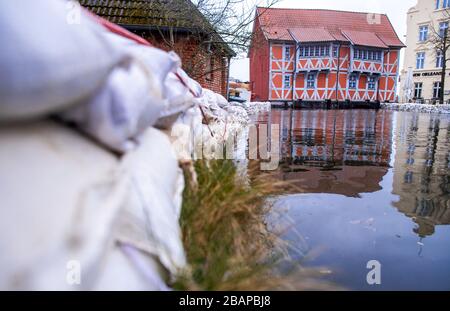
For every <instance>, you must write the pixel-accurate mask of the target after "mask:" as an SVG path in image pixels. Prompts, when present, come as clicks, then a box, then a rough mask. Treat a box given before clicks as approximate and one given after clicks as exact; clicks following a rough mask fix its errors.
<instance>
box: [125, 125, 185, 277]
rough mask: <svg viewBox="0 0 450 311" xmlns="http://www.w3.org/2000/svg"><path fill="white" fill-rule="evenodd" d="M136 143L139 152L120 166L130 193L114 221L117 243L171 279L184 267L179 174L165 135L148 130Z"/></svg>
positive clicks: (182, 179)
mask: <svg viewBox="0 0 450 311" xmlns="http://www.w3.org/2000/svg"><path fill="white" fill-rule="evenodd" d="M139 140H140V143H139V148H137V149H136V150H134V151H132V152H130V153H128V154H127V155H125V157H124V159H123V163H122V170H123V172H124V175H126V176H128V180H130V183H131V189H130V191H129V192H128V196H127V199H126V201H125V203H124V209H123V211H122V212H121V214H120V217H119V218H118V234H117V239H118V240H119V241H120V242H122V243H124V244H126V245H131V246H133V247H134V248H136V249H138V250H139V251H141V252H143V253H147V254H149V255H153V256H155V257H157V258H158V259H159V261H160V262H161V263H162V265H163V266H164V267H165V268H166V269H167V270H168V271H170V273H171V274H172V275H175V274H176V273H177V272H178V271H179V269H182V268H184V266H185V264H186V258H185V255H184V250H183V245H182V241H181V232H180V226H179V223H178V219H179V216H180V212H181V200H182V192H183V189H184V178H183V173H182V171H181V169H180V168H179V167H178V160H177V158H176V155H175V153H174V150H173V148H172V145H171V143H170V140H169V138H168V137H167V135H165V134H164V133H162V132H161V131H159V130H157V129H154V128H149V129H147V130H146V131H145V133H144V134H143V135H142V136H141V137H140V139H139Z"/></svg>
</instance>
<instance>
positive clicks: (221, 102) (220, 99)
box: [215, 93, 230, 109]
mask: <svg viewBox="0 0 450 311" xmlns="http://www.w3.org/2000/svg"><path fill="white" fill-rule="evenodd" d="M215 95H216V102H217V105H218V106H219V107H220V108H223V109H224V108H225V107H227V106H229V105H230V103H229V102H228V101H227V99H226V98H225V97H223V96H222V95H220V94H219V93H215Z"/></svg>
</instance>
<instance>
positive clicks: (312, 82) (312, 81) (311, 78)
mask: <svg viewBox="0 0 450 311" xmlns="http://www.w3.org/2000/svg"><path fill="white" fill-rule="evenodd" d="M306 87H307V88H308V89H313V88H315V87H316V75H315V74H314V73H308V75H307V77H306Z"/></svg>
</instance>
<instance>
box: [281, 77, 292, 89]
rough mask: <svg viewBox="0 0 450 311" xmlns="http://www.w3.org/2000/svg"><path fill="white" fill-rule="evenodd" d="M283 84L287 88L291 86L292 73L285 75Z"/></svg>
mask: <svg viewBox="0 0 450 311" xmlns="http://www.w3.org/2000/svg"><path fill="white" fill-rule="evenodd" d="M283 86H284V88H285V89H290V88H291V76H290V75H284V76H283Z"/></svg>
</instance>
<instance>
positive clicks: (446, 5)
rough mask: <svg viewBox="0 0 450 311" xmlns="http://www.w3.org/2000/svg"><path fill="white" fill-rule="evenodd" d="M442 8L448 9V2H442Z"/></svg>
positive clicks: (444, 0)
mask: <svg viewBox="0 0 450 311" xmlns="http://www.w3.org/2000/svg"><path fill="white" fill-rule="evenodd" d="M442 8H444V9H445V8H450V0H443V1H442Z"/></svg>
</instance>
